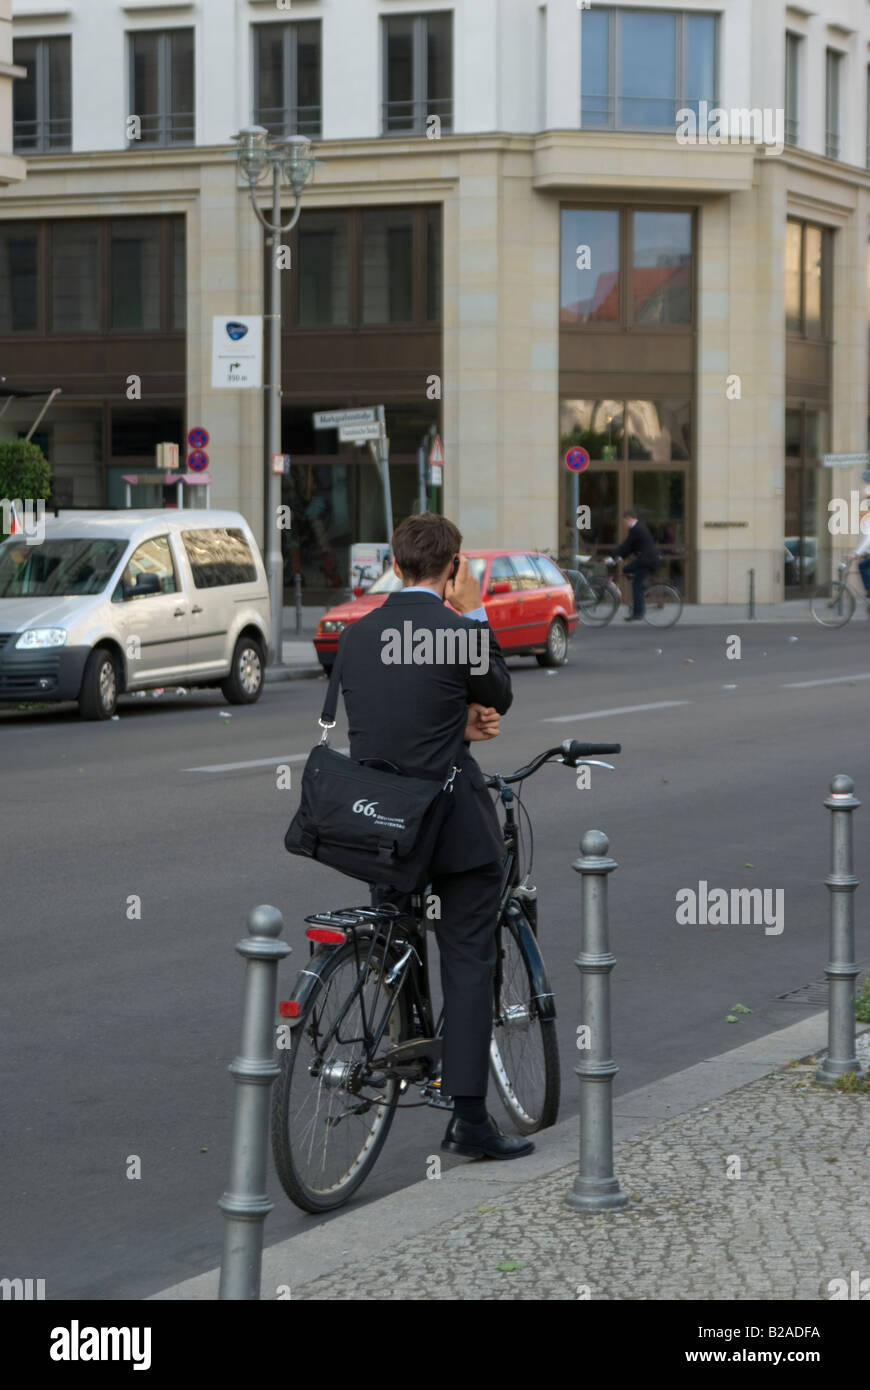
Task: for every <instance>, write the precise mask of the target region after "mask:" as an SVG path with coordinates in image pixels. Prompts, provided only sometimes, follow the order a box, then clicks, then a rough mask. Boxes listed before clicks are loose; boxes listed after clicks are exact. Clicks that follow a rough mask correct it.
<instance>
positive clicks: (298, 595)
mask: <svg viewBox="0 0 870 1390" xmlns="http://www.w3.org/2000/svg"><path fill="white" fill-rule="evenodd" d="M293 588H294V590H295V600H296V631H297V632H301V631H302V575H301V574H294V576H293Z"/></svg>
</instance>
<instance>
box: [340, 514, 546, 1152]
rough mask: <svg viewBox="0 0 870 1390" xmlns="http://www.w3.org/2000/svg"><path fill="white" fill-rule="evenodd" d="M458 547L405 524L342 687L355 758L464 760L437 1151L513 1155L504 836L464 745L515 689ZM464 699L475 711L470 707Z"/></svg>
mask: <svg viewBox="0 0 870 1390" xmlns="http://www.w3.org/2000/svg"><path fill="white" fill-rule="evenodd" d="M461 544H462V536H461V535H460V533H459V531H458V529H457V528H456V527H455V526H454V525H453V523H452V522H451V521H448V520H447V518H446V517H442V516H436V515H435V514H433V513H431V512H426V513H424V514H423V515H422V516H410V517H406V518H405V520H404V521H402V522H400V523H399V525H398V526H397V527H396V530H395V532H394V533H393V538H392V550H393V557H394V559H393V569H394V571H395V573H396V574H397V575H398V576H399V578H400V579H401V580H402V583H403V588H402V589H401V590H400V591H397V592H396V593H392V594H390V595H389V597H388V598H387V600H386V602H385V603H384V604H383V605H382V606H381V607H380V608H378V609H375V610H374V611H373V612H371V613H367V614H366V616H365V617H364V618H361V619H360V621H359V622H357V623H354V624H352V626H350V627H348V628H346V629H345V631H344V633H343V634H342V637H341V653H342V667H341V685H342V690H343V693H344V702H345V708H346V710H347V719H348V735H349V741H350V756H351V757H352V758H353V759H354V760H359V759H362V758H382V759H385V760H387V761H388V762H391V763H393V764H395V766H397V767H398V768H399V770H400V771H401V772H402V773H404V774H405V775H407V776H411V777H427V778H432V779H433V780H434V779H438V780H440V779H442V778H444V777H446V775H447V773H448V771H449V769H450V768H451V766H453V765H456V766H458V768H459V772H458V773H457V775H456V777H455V778H454V782H453V788H454V790H453V805H452V808H451V810H450V812H449V813H448V816H447V819H446V821H445V823H444V825H443V827H442V829H441V832H440V835H439V839H438V843H437V845H436V848H435V851H434V855H433V858H432V862H431V865H430V870H429V877H431V886H432V892H433V893H434V894H436V895H437V896H438V898H439V899H440V911H441V916H440V920H436V921H435V924H434V925H435V932H436V935H437V938H438V949H439V952H440V955H441V984H442V989H443V993H444V1048H443V1059H442V1063H443V1065H442V1085H443V1089H444V1091H445V1092H447V1093H449V1095H450V1096H451V1097H452V1098H453V1105H454V1110H453V1118H452V1119H451V1121H450V1124H449V1125H448V1127H447V1133H446V1134H445V1136H444V1140H443V1142H442V1145H441V1147H442V1148H443V1149H446V1150H447V1151H448V1152H450V1153H460V1154H464V1155H467V1156H468V1157H472V1158H480V1157H483V1156H484V1155H486V1156H488V1157H491V1158H516V1157H519V1156H520V1155H521V1154H525V1153H530V1152H531V1150H532V1149H533V1147H534V1145H533V1144H531V1143H530V1142H529V1141H528V1140H526V1139H520V1138H513V1137H509V1136H507V1135H504V1134H502V1133H501V1131H500V1130H499V1129H498V1127H497V1125H496V1123H495V1121H494V1120H493V1119H492V1118H491V1117H490V1116H489V1115H488V1114H487V1110H486V1088H487V1078H488V1072H489V1042H490V1035H491V1031H492V1006H493V973H494V970H495V958H496V937H495V926H496V915H497V912H498V902H499V894H500V887H501V863H502V857H503V852H504V842H503V839H502V835H501V830H500V826H499V822H498V817H497V816H496V813H495V807H494V806H493V802H492V798H491V796H490V794H489V792H488V790H487V788H486V785H485V783H484V780H483V774H482V772H481V770H480V768H479V766H478V764H477V763H476V762H475V760H474V758H473V757H472V756H471V754H470V752H469V751H468V743H469V742H471V741H472V740H474V739H477V738H486V737H490V736H492V734H493V733H494V732H497V725H498V716H499V715H500V714H505V713H506V712H507V710H508V709H509V708H510V704H511V700H512V699H513V695H512V692H511V680H510V675H509V673H508V670H507V667H506V665H505V662H504V657H503V656H502V654H501V650H500V648H499V645H498V642H497V641H496V638H495V634H494V633H493V632H492V629H491V628H490V626H489V624H488V622H487V619H486V610H485V609H484V608H483V605H482V602H481V596H480V585H479V583H478V582H477V580H476V579H475V578H474V576H473V575H472V574H471V571H470V569H469V566H468V560H467V559H466V558H465V557H464V556H461V555H460V546H461ZM446 603H450V604H452V605H453V608H455V609H456V610H457V611H458V614H461V615H462V616H457V613H454V612H452V611H451V609H450V608H447V607H446V606H445V604H446ZM426 634H428V636H427V635H426ZM399 635H401V637H402V639H403V642H397V640H396V639H397V637H398V636H399ZM412 639H413V642H412ZM402 653H403V655H402ZM439 654H440V657H439ZM448 654H449V657H450V658H452V659H448ZM397 655H399V656H400V657H401V659H399V660H397V659H396V657H397ZM433 657H434V659H433ZM470 706H471V707H477V708H476V709H474V710H473V712H472V714H471V715H470V710H469V707H470ZM480 707H482V710H481V708H480ZM385 896H390V897H391V898H392V900H393V901H398V900H397V897H396V895H395V894H393V892H392V890H389V889H387V890H380V891H379V890H375V894H374V900H375V901H383V900H384V898H385Z"/></svg>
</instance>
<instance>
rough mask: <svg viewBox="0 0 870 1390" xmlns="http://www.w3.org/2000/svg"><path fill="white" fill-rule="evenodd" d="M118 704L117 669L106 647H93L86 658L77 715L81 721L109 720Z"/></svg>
mask: <svg viewBox="0 0 870 1390" xmlns="http://www.w3.org/2000/svg"><path fill="white" fill-rule="evenodd" d="M117 704H118V667H117V665H116V663H115V658H114V656H113V655H112V653H111V652H110V651H109V649H108V647H95V648H94V650H93V651H92V652H91V654H90V656H89V657H88V660H87V664H86V666H85V673H84V675H83V676H82V688H81V690H80V691H79V714H80V715H81V717H82V719H111V717H112V715H113V714H114V713H115V709H116V708H117Z"/></svg>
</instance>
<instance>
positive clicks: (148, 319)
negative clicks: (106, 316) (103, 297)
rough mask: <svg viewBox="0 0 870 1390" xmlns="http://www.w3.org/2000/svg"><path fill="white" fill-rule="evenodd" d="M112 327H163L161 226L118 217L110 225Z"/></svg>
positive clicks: (151, 222) (152, 328)
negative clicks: (161, 316)
mask: <svg viewBox="0 0 870 1390" xmlns="http://www.w3.org/2000/svg"><path fill="white" fill-rule="evenodd" d="M110 239H111V247H110V256H111V277H112V288H111V316H112V317H111V326H112V328H144V329H151V330H154V329H159V327H160V224H159V222H156V221H155V220H154V218H151V217H119V218H117V219H116V220H115V221H113V222H112V224H111V233H110Z"/></svg>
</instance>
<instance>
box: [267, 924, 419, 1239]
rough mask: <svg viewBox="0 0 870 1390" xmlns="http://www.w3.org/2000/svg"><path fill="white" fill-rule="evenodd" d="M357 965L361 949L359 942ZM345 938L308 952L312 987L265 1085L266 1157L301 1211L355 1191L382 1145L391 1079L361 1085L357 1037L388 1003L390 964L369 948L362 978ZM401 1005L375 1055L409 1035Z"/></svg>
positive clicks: (361, 1039)
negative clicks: (334, 946) (268, 1116)
mask: <svg viewBox="0 0 870 1390" xmlns="http://www.w3.org/2000/svg"><path fill="white" fill-rule="evenodd" d="M359 949H360V957H361V959H362V960H363V961H364V960H365V958H366V955H367V950H368V948H367V945H366V944H365V943H361V946H360V948H359ZM357 961H358V957H357V953H356V952H355V951H354V947H353V944H352V943H351V942H348V944H347V945H346V946H342V947H340V948H339V949H338V950H336V951H334V952H332V953H331V954H329V955H328V956H326V957H325V958H324V957H321V958H319V959H318V957H317V956H316V955H315V956H313V957H312V959H311V961H310V963H309V966H308V969H309V970H310V971H312V972H316V973H317V977H318V978H317V983H316V984H315V985H314V987H313V989H312V991H311V994H310V995H309V996H308V999H307V1001H306V1003H305V1005H304V1008H303V1011H302V1014H301V1015H300V1017H299V1021H298V1023H297V1024H296V1026H295V1027H294V1028H293V1030H292V1032H291V1035H290V1046H289V1048H286V1049H284V1050H281V1051H279V1064H280V1068H281V1071H280V1075H279V1076H278V1078H277V1079H276V1081H275V1084H274V1087H273V1091H272V1154H273V1157H274V1160H275V1168H276V1170H277V1172H278V1177H279V1178H280V1180H281V1186H282V1187H283V1189H284V1191H285V1192H286V1193H287V1196H288V1197H289V1198H290V1200H291V1201H292V1202H295V1204H296V1206H297V1207H301V1208H302V1210H303V1211H311V1212H320V1211H329V1210H331V1209H332V1208H333V1207H338V1206H341V1204H342V1203H343V1202H346V1201H347V1199H348V1197H350V1196H351V1194H352V1193H354V1192H355V1191H356V1189H357V1188H358V1187H359V1186H360V1184H361V1183H362V1182H363V1181H364V1180H365V1178H366V1177H367V1176H368V1174H369V1173H370V1172H371V1170H372V1167H373V1166H374V1164H375V1162H376V1160H377V1157H378V1154H379V1153H380V1151H381V1149H382V1148H383V1146H384V1142H385V1140H386V1137H387V1134H388V1133H389V1130H390V1125H391V1124H392V1123H393V1116H394V1114H395V1110H396V1104H397V1102H398V1099H399V1086H400V1082H399V1081H398V1080H397V1079H395V1078H392V1079H389V1080H387V1082H386V1084H385V1085H384V1086H382V1087H381V1088H375V1087H373V1086H368V1085H366V1084H365V1080H364V1076H365V1072H366V1069H367V1067H368V1064H369V1058H368V1054H367V1046H366V1036H367V1035H368V1036H369V1037H370V1035H371V1031H372V1029H373V1028H374V1027H376V1026H377V1024H378V1022H379V1020H380V1019H381V1018H382V1017H383V1014H384V1010H385V1008H386V1007H387V1004H388V1003H389V999H390V994H389V988H388V986H386V985H385V984H384V975H385V974H386V972H387V970H388V969H389V961H388V960H387V959H386V958H385V956H384V953H383V952H382V951H380V950H378V949H377V948H376V949H375V951H374V952H373V953H372V956H371V958H370V960H369V962H368V967H367V969H365V970H364V976H365V978H364V979H360V971H359V966H358V963H357ZM408 1013H409V1008H408V1001H407V997H406V995H405V994H404V992H402V993H400V994H399V997H398V999H397V1000H396V1002H395V1006H394V1008H393V1012H392V1014H391V1015H390V1020H389V1023H388V1025H387V1031H386V1033H385V1034H384V1037H383V1038H382V1040H381V1044H380V1048H379V1051H380V1052H383V1051H385V1050H386V1049H387V1048H388V1047H389V1046H390V1045H393V1046H396V1045H397V1044H398V1043H399V1042H400V1041H401V1040H402V1039H403V1038H407V1037H409V1036H410V1029H409V1023H408Z"/></svg>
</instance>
